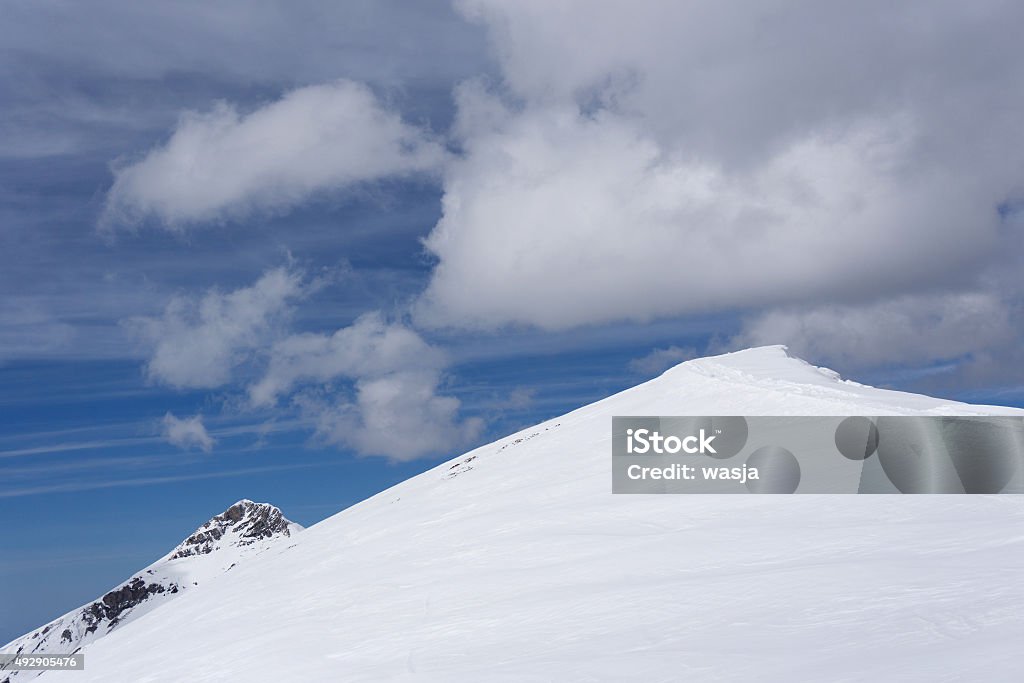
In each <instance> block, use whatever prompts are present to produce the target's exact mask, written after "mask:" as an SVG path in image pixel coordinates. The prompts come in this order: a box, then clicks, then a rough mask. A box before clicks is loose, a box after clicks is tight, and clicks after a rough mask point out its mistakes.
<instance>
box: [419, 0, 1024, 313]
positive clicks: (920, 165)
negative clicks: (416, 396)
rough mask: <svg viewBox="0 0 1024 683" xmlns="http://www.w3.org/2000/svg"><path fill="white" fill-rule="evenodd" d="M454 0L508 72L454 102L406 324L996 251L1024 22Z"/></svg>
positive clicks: (656, 303)
mask: <svg viewBox="0 0 1024 683" xmlns="http://www.w3.org/2000/svg"><path fill="white" fill-rule="evenodd" d="M460 7H462V8H463V10H464V11H465V12H466V13H467V14H468V15H470V16H472V17H474V18H475V19H477V20H478V21H480V22H482V23H483V24H484V25H485V26H486V27H487V29H488V30H489V31H490V33H491V35H492V38H493V41H494V44H495V47H496V51H497V54H498V57H499V61H500V65H501V68H502V72H503V75H504V81H503V83H502V84H501V85H500V87H498V88H496V89H495V90H494V91H493V92H492V93H487V92H485V91H484V89H483V88H481V87H480V86H466V87H464V88H463V89H462V90H461V91H460V93H459V101H458V111H459V118H458V123H457V126H456V129H455V130H456V133H457V135H458V136H459V141H460V144H461V147H462V149H463V150H464V153H463V155H462V156H461V157H460V158H458V159H456V160H454V161H453V162H452V163H450V164H449V166H448V168H447V170H446V175H445V185H444V192H445V194H444V199H443V217H442V218H441V220H440V222H439V223H438V224H437V226H436V227H435V229H434V231H433V232H432V233H431V235H430V236H429V238H428V239H427V241H426V245H427V248H428V249H429V251H430V252H431V253H432V254H433V255H435V256H436V257H437V258H438V260H439V262H438V265H437V267H436V269H435V271H434V273H433V276H432V280H431V282H430V284H429V287H428V289H427V291H426V292H425V294H424V296H423V297H422V299H421V300H420V302H419V304H418V307H417V309H416V312H417V320H418V321H419V322H421V323H425V324H431V325H454V326H461V327H471V328H485V329H487V328H496V327H501V326H503V325H508V324H521V325H532V326H539V327H541V328H545V329H565V328H570V327H574V326H581V325H588V324H595V323H605V322H611V321H621V320H632V321H640V322H643V321H647V320H650V319H652V318H656V317H671V316H677V315H683V314H688V313H694V312H701V311H709V310H723V309H724V310H729V309H732V310H740V309H747V310H749V309H753V308H759V307H766V306H772V307H775V306H788V305H799V304H809V303H812V302H813V303H818V302H822V301H829V300H832V301H840V300H845V301H851V300H861V301H870V300H874V299H877V298H878V297H880V296H892V295H901V294H906V293H909V292H911V291H915V290H916V291H919V290H921V289H927V288H932V289H937V288H939V287H940V286H943V287H948V286H949V285H950V284H951V283H952V282H953V281H954V280H957V281H959V282H960V283H963V282H965V281H967V280H968V279H969V278H970V277H971V276H975V275H977V274H979V273H980V272H981V271H983V270H984V269H985V267H986V264H988V263H990V262H991V261H992V260H993V259H994V258H996V257H997V256H998V255H999V254H1000V253H1001V252H1003V251H1006V250H1007V246H1008V242H1007V240H1008V239H1009V237H1008V236H1007V233H1006V231H1005V230H1004V226H1003V224H1002V223H1001V219H1000V216H999V214H998V211H997V208H996V207H997V206H998V205H999V204H1000V203H1001V202H1003V201H1006V200H1007V199H1008V198H1010V197H1013V196H1016V193H1019V190H1020V187H1021V185H1020V182H1021V180H1020V173H1019V169H1020V168H1021V166H1022V164H1024V148H1022V147H1020V146H1019V145H1009V146H1008V145H1007V141H1008V140H1015V139H1018V138H1019V126H1018V123H1017V121H1018V119H1019V114H1020V113H1021V112H1022V111H1024V91H1021V90H1020V88H1018V87H1016V83H1018V82H1020V81H1021V80H1022V78H1024V60H1020V59H1016V58H1015V57H1014V56H1015V55H1019V54H1020V46H1019V41H1018V39H1017V37H1016V36H1015V35H1014V33H1013V32H1012V31H1011V30H1008V29H1007V26H1008V25H1011V24H1014V23H1016V16H1015V15H1019V14H1021V12H1022V10H1021V9H1020V8H1016V7H1013V6H1010V5H1006V4H998V3H982V4H981V5H974V4H972V5H971V6H970V7H967V6H964V5H963V4H960V3H907V4H905V5H901V6H900V7H898V8H894V7H892V6H890V5H885V6H882V5H879V7H878V8H876V10H877V11H875V10H872V11H864V10H863V8H861V7H858V8H857V9H856V10H854V9H853V8H852V7H851V8H844V7H838V6H833V5H828V6H823V5H821V4H820V3H793V4H791V5H789V6H787V7H785V8H781V9H780V8H776V7H773V8H771V9H769V8H767V7H765V6H763V4H758V3H750V4H749V5H747V6H743V7H740V6H735V5H725V4H722V3H718V4H715V3H708V4H706V5H693V4H692V3H672V2H650V3H641V4H640V5H637V4H635V3H633V4H629V5H627V4H622V5H614V4H611V5H602V6H601V7H600V8H597V9H595V8H594V7H593V5H592V4H591V3H586V2H575V3H574V2H568V3H557V4H555V3H550V2H541V1H539V0H538V1H531V0H524V1H523V2H516V3H508V2H496V1H491V0H476V1H467V2H463V3H461V4H460ZM978 35H985V36H986V38H985V40H984V41H978V40H977V38H976V36H978ZM964 43H969V44H972V45H976V46H977V50H976V51H974V50H972V51H971V54H970V55H962V54H959V53H958V52H956V51H951V50H950V49H949V46H950V45H955V44H964ZM553 64H556V65H558V67H557V68H551V65H553ZM965 169H969V172H965Z"/></svg>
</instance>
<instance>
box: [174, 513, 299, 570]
mask: <svg viewBox="0 0 1024 683" xmlns="http://www.w3.org/2000/svg"><path fill="white" fill-rule="evenodd" d="M290 524H291V523H290V522H289V521H288V520H287V519H286V518H285V516H284V514H283V513H282V512H281V511H280V510H279V509H278V508H276V507H274V506H273V505H268V504H266V503H254V502H252V501H251V500H241V501H239V502H237V503H235V504H234V505H232V506H231V507H229V508H228V509H227V510H225V511H224V512H222V513H221V514H219V515H217V516H216V517H214V518H212V519H211V520H210V521H208V522H207V523H206V524H204V525H203V526H201V527H199V529H197V530H196V532H195V533H194V534H192V535H191V536H189V537H188V538H186V539H185V540H184V541H183V542H182V543H181V544H180V545H179V546H178V548H177V550H175V552H174V553H173V554H172V555H171V557H170V559H172V560H175V559H178V558H180V557H189V556H191V555H206V554H208V553H211V552H213V551H214V550H216V549H217V548H218V547H219V544H218V541H220V540H221V539H223V538H224V536H225V534H228V533H232V534H235V535H236V538H235V539H234V543H235V544H237V545H249V544H251V543H255V542H256V541H258V540H260V539H263V538H270V537H272V536H274V535H275V534H283V535H285V536H290V535H291V532H290V530H289V526H290Z"/></svg>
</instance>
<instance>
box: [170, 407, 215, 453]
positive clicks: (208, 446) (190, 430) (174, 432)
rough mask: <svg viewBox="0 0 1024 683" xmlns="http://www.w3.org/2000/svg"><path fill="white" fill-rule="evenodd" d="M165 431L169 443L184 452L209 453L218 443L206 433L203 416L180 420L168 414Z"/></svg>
mask: <svg viewBox="0 0 1024 683" xmlns="http://www.w3.org/2000/svg"><path fill="white" fill-rule="evenodd" d="M163 430H164V438H166V439H167V442H168V443H170V444H172V445H174V446H178V447H179V448H181V449H183V450H189V449H191V448H198V449H199V450H201V451H204V452H206V453H209V452H210V451H211V450H213V445H214V444H215V443H216V440H215V439H214V438H213V437H211V436H210V434H209V433H208V432H207V431H206V426H205V425H203V416H202V415H193V416H192V417H182V418H179V417H176V416H175V415H174V414H173V413H170V412H168V413H167V414H166V415H164V420H163Z"/></svg>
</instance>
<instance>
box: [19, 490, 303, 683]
mask: <svg viewBox="0 0 1024 683" xmlns="http://www.w3.org/2000/svg"><path fill="white" fill-rule="evenodd" d="M301 530H302V527H301V526H300V525H298V524H296V523H295V522H292V521H291V520H289V519H287V518H286V517H285V516H284V515H283V514H282V513H281V511H280V510H279V509H278V508H276V507H274V506H273V505H269V504H267V503H254V502H252V501H251V500H240V501H238V502H237V503H235V504H234V505H232V506H231V507H229V508H228V509H227V510H225V511H224V512H223V513H221V514H219V515H217V516H215V517H213V518H211V519H210V520H209V521H207V522H206V523H205V524H203V525H202V526H201V527H199V528H198V529H196V531H195V532H194V533H193V534H191V535H190V536H189V537H188V538H186V539H185V540H184V541H182V542H181V543H179V544H178V545H177V546H176V547H175V548H174V549H173V550H171V552H169V553H167V554H166V555H164V556H163V557H161V558H160V559H159V560H157V561H156V562H154V563H153V564H151V565H149V566H148V567H146V568H145V569H143V570H142V571H141V572H139V573H137V574H135V575H134V576H132V577H131V578H129V579H128V580H127V581H124V582H123V583H121V584H119V585H117V586H115V587H114V588H112V589H111V590H110V591H108V592H107V593H105V594H104V595H103V596H102V597H100V598H98V599H96V600H94V601H93V602H90V603H89V604H87V605H83V606H82V607H80V608H79V609H76V610H73V611H71V612H68V613H67V614H65V615H64V616H62V617H59V618H57V619H54V620H53V621H51V622H50V623H48V624H46V625H45V626H43V627H41V628H39V629H38V630H36V631H34V632H32V633H28V634H26V635H24V636H22V637H21V638H18V639H17V640H14V641H12V642H10V643H8V644H7V645H5V646H4V647H2V648H0V652H4V653H12V654H14V653H21V654H47V653H59V654H67V653H72V652H77V651H78V650H79V648H82V647H84V646H87V645H90V644H92V643H94V642H96V641H97V640H99V639H101V638H103V637H104V636H106V635H107V634H109V633H111V632H112V631H113V630H114V629H115V628H123V627H124V626H126V625H127V624H129V623H130V622H132V621H134V620H135V619H138V618H139V617H141V616H142V615H143V614H146V613H148V612H151V611H152V610H154V609H156V608H157V607H161V606H165V605H167V604H169V602H170V601H171V600H173V599H177V598H178V597H179V596H181V595H183V594H184V593H185V592H187V591H190V590H193V589H195V588H196V587H197V586H199V585H200V584H204V585H205V583H206V582H207V581H208V580H210V579H212V578H213V577H215V576H219V575H221V574H223V573H224V572H226V571H228V570H230V569H232V568H234V567H235V565H236V564H237V563H239V562H242V561H246V560H248V559H250V558H252V557H255V556H256V555H258V554H260V553H261V552H264V551H266V550H268V549H270V548H272V547H273V546H274V545H276V544H277V543H280V542H281V541H282V540H285V539H288V538H290V537H291V536H292V534H294V533H296V532H298V531H301ZM3 668H4V667H3V665H0V681H3V682H4V683H7V682H8V681H10V682H11V683H21V682H23V681H27V680H29V679H31V678H35V677H37V676H38V672H36V671H3Z"/></svg>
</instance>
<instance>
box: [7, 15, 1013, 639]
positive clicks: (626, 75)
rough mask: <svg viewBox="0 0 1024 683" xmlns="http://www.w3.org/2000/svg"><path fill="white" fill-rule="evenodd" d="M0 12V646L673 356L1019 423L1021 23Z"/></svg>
mask: <svg viewBox="0 0 1024 683" xmlns="http://www.w3.org/2000/svg"><path fill="white" fill-rule="evenodd" d="M4 4H5V8H4V13H5V16H6V17H7V18H6V20H5V21H4V22H3V26H2V27H0V45H3V46H4V47H3V48H0V100H2V101H3V102H4V106H3V107H2V111H0V293H2V299H0V520H2V522H3V523H4V527H5V529H6V530H7V533H6V535H5V544H4V552H3V554H2V555H0V604H3V605H4V609H3V610H0V641H4V642H6V641H7V640H9V639H11V638H13V637H15V636H17V635H20V634H21V633H23V632H25V631H27V630H29V629H31V628H33V627H35V626H38V625H39V624H41V623H43V622H45V621H46V620H48V619H50V618H53V617H55V616H58V615H59V614H61V613H63V612H64V611H66V610H68V609H71V608H73V607H75V606H77V605H78V604H80V603H82V602H84V601H86V600H89V599H91V598H93V597H95V596H97V595H99V594H101V593H102V592H103V591H104V590H106V589H107V588H109V587H110V586H112V585H114V584H115V583H117V582H118V581H120V580H121V579H123V578H125V577H127V576H128V575H129V574H130V573H131V572H133V571H135V570H136V569H138V568H141V567H142V566H144V565H145V564H147V563H149V562H150V561H152V560H154V559H156V558H157V557H159V556H160V555H162V554H163V553H164V552H166V551H167V550H169V549H170V547H172V546H173V545H174V544H175V543H177V542H178V541H179V540H180V539H181V538H183V537H184V536H186V535H187V534H188V533H190V532H191V531H192V530H193V528H195V527H196V526H198V525H199V524H201V523H202V522H203V521H205V520H206V519H207V518H209V517H210V516H212V515H213V514H216V513H218V512H220V511H222V510H223V509H224V508H226V507H227V506H228V505H229V504H231V503H232V502H234V501H235V500H237V499H240V498H252V499H256V500H265V501H268V502H272V503H274V504H276V505H278V506H280V507H281V508H282V509H283V510H284V511H285V514H286V515H288V516H289V517H290V518H291V519H294V520H295V521H298V522H300V523H302V524H306V525H308V524H312V523H315V522H316V521H318V520H320V519H322V518H324V517H325V516H327V515H330V514H332V513H334V512H337V511H339V510H340V509H342V508H344V507H346V506H348V505H351V504H353V503H355V502H358V501H359V500H362V499H363V498H365V497H367V496H369V495H372V494H374V493H376V492H378V491H380V490H382V489H384V488H386V487H388V486H390V485H392V484H394V483H397V482H399V481H401V480H403V479H405V478H407V477H409V476H411V475H413V474H416V473H418V472H421V471H423V470H425V469H427V468H429V467H432V466H433V465H435V464H437V463H439V462H441V461H443V460H444V459H446V458H448V457H451V456H453V455H456V454H458V453H460V452H462V451H464V450H466V449H468V448H470V447H472V446H473V445H476V444H480V443H484V442H486V441H488V440H491V439H493V438H496V437H498V436H501V435H504V434H507V433H510V432H512V431H514V430H516V429H519V428H522V427H524V426H527V425H529V424H531V423H534V422H536V421H539V420H541V419H544V418H546V417H550V416H553V415H557V414H560V413H562V412H565V411H567V410H570V409H572V408H574V407H577V406H580V405H583V404H585V403H588V402H591V401H593V400H596V399H599V398H601V397H604V396H607V395H609V394H611V393H614V392H616V391H619V390H621V389H624V388H626V387H628V386H631V385H633V384H636V383H638V382H640V381H642V380H644V379H646V378H649V377H651V376H653V375H655V374H657V373H658V372H660V371H661V370H663V369H664V368H665V367H668V366H669V365H671V364H674V363H677V362H681V361H683V360H686V359H687V358H690V357H694V356H696V355H703V354H707V353H716V352H723V351H727V350H730V349H735V348H741V347H744V346H751V345H759V344H774V343H784V344H788V345H789V346H790V347H791V349H792V350H793V351H794V352H795V353H796V354H798V355H800V356H802V357H804V358H806V359H807V360H809V361H811V362H815V363H819V364H825V365H828V366H830V367H833V368H835V369H837V370H839V371H841V372H843V373H844V374H845V375H847V376H851V377H853V378H855V379H858V380H859V381H863V382H866V383H871V384H875V385H879V386H889V387H894V388H900V389H906V390H912V391H921V392H927V393H932V394H936V395H942V396H949V397H954V398H959V399H963V400H970V401H973V402H988V403H999V404H1006V405H1021V404H1022V402H1024V378H1022V375H1021V370H1020V368H1022V367H1024V362H1021V361H1024V357H1022V355H1021V350H1020V338H1021V335H1020V332H1021V329H1022V326H1021V295H1020V294H1021V280H1020V276H1019V273H1020V272H1021V269H1020V265H1021V264H1020V256H1021V249H1020V246H1021V241H1020V240H1021V227H1022V226H1021V212H1020V211H1019V208H1018V207H1020V206H1022V205H1024V204H1022V202H1024V145H1020V144H1018V143H1019V142H1020V138H1021V131H1020V127H1019V121H1021V120H1024V117H1021V114H1022V113H1024V112H1022V109H1024V94H1022V93H1021V91H1020V88H1019V83H1020V82H1022V77H1024V74H1022V73H1021V70H1022V69H1024V60H1021V59H1020V54H1019V52H1020V48H1019V46H1018V42H1019V41H1018V37H1017V35H1016V34H1015V33H1014V31H1013V30H1012V29H1013V27H1015V26H1019V25H1020V19H1021V17H1020V16H1015V15H1019V14H1020V12H1021V10H1020V8H1015V7H1010V6H1005V5H1004V4H1001V3H995V2H993V3H972V4H971V7H970V8H967V7H965V6H963V5H962V4H957V3H948V4H947V3H931V2H929V3H907V4H906V5H904V6H903V7H901V8H900V9H898V10H894V9H892V8H890V7H888V6H887V5H886V4H885V3H879V4H878V6H877V7H874V8H868V9H860V10H858V11H857V12H855V13H852V14H850V13H849V11H848V10H844V9H841V8H835V7H833V8H825V7H824V6H822V5H821V4H820V3H801V2H792V3H784V4H783V5H781V6H780V7H779V8H777V10H773V11H769V10H767V9H765V8H763V7H762V6H759V5H754V6H753V7H748V8H723V7H720V6H717V7H716V6H713V5H714V4H709V5H707V6H699V5H695V6H686V7H684V6H683V5H680V4H677V3H667V4H663V3H657V2H651V3H641V4H640V5H639V6H632V5H630V4H626V3H624V4H622V5H615V4H608V5H606V6H603V8H602V11H592V10H591V8H589V7H584V6H583V5H578V6H577V5H576V4H574V3H567V4H566V5H564V6H563V7H561V8H559V9H557V10H555V9H553V8H552V6H551V5H550V3H546V2H540V1H538V2H528V1H523V2H516V3H506V2H500V1H498V0H493V1H492V0H473V1H467V2H459V3H456V4H455V5H454V6H451V5H449V4H448V3H445V2H424V3H415V5H409V4H403V3H397V2H395V3H391V2H342V3H320V2H300V3H277V2H267V3H261V4H260V5H258V6H252V5H250V4H248V3H238V2H220V3H199V2H196V3H190V2H186V3H155V4H147V5H146V6H140V5H136V4H134V3H122V2H99V3H91V4H90V6H89V7H88V8H86V7H84V6H76V5H68V4H64V3H56V2H49V1H40V2H32V3H26V2H17V1H12V2H9V3H4ZM951 45H957V46H962V49H960V50H958V51H953V50H951V49H950V46H951Z"/></svg>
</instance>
